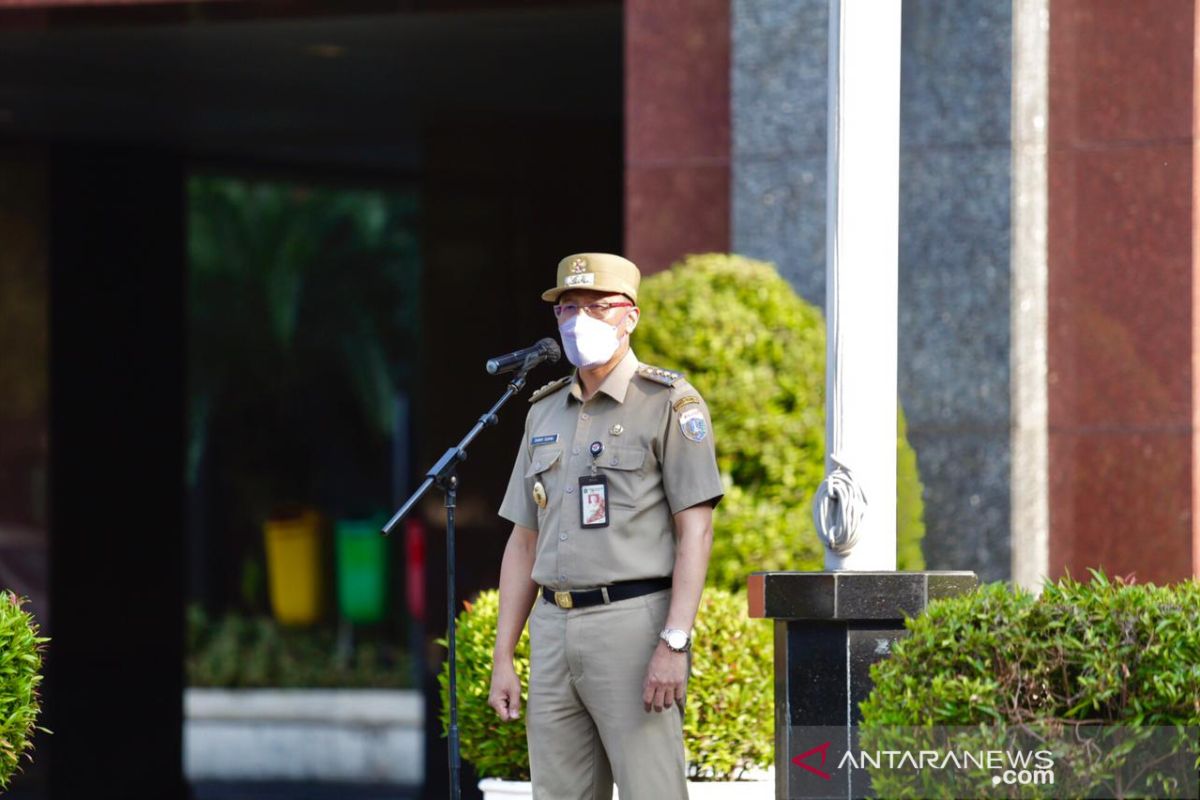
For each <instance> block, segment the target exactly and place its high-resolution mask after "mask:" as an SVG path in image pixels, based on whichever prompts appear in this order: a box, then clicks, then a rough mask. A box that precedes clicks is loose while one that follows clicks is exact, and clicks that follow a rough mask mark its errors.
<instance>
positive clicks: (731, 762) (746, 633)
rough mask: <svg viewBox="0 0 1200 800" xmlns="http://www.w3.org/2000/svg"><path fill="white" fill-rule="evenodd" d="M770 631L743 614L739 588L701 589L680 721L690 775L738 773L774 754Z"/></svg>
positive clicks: (708, 776) (734, 775)
mask: <svg viewBox="0 0 1200 800" xmlns="http://www.w3.org/2000/svg"><path fill="white" fill-rule="evenodd" d="M773 636H774V635H773V633H772V626H771V625H770V624H768V623H766V622H763V621H762V620H760V619H750V617H749V616H748V615H747V614H746V594H745V592H729V591H726V590H724V589H718V588H714V587H711V586H710V587H708V588H706V589H705V590H704V594H703V596H702V597H701V600H700V609H699V611H698V612H697V614H696V624H695V626H694V628H693V637H694V639H695V644H694V645H693V647H694V649H695V652H694V653H693V654H692V675H691V677H690V678H689V679H688V689H687V701H686V706H685V712H686V713H685V714H684V721H683V740H684V743H685V744H686V745H687V752H688V775H689V777H691V778H695V779H711V780H737V779H738V778H739V777H740V776H741V774H742V772H744V771H745V770H756V769H766V768H767V767H769V766H770V765H771V762H772V761H773V760H774V757H775V750H774V747H775V740H774V732H775V727H774V720H775V680H774V656H773V652H774V650H773V647H774V645H773Z"/></svg>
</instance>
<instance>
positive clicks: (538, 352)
mask: <svg viewBox="0 0 1200 800" xmlns="http://www.w3.org/2000/svg"><path fill="white" fill-rule="evenodd" d="M560 357H562V350H560V349H559V348H558V342H556V341H554V340H553V339H551V338H550V337H549V336H547V337H546V338H545V339H542V340H541V341H539V342H537V343H536V344H534V345H533V346H532V347H526V348H525V349H524V350H516V351H514V352H512V353H508V354H506V355H502V356H496V357H495V358H489V359H488V362H487V371H488V374H489V375H501V374H503V373H505V372H516V371H518V370H519V371H521V372H526V371H528V370H531V369H533V368H534V367H536V366H537V365H538V364H541V363H542V362H543V361H549V362H550V363H551V364H553V363H555V362H557V361H558V359H559V358H560Z"/></svg>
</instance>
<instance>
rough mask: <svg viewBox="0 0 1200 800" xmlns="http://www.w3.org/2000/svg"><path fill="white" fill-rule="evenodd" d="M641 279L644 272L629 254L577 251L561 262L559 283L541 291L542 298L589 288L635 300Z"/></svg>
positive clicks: (551, 297)
mask: <svg viewBox="0 0 1200 800" xmlns="http://www.w3.org/2000/svg"><path fill="white" fill-rule="evenodd" d="M641 281H642V273H640V272H638V268H637V265H635V264H634V263H633V262H632V261H630V260H629V259H627V258H621V256H615V255H613V254H612V253H575V254H574V255H570V256H567V257H566V258H564V259H563V260H562V261H560V262H558V283H557V284H555V286H554V288H553V289H547V290H546V291H544V292H542V299H543V300H548V301H550V302H552V303H553V302H554V301H555V300H557V299H558V296H559V295H560V294H562V293H563V292H569V291H571V290H572V289H587V290H590V291H593V292H613V293H616V294H623V295H625V296H627V297H628V298H629V299H630V300H632V301H633V302H635V303H636V302H637V292H638V284H639V283H641Z"/></svg>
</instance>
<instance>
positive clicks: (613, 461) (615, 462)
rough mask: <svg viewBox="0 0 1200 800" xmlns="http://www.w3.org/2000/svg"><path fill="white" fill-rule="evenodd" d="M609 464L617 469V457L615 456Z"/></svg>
mask: <svg viewBox="0 0 1200 800" xmlns="http://www.w3.org/2000/svg"><path fill="white" fill-rule="evenodd" d="M608 463H610V464H612V465H613V466H614V467H615V466H616V465H617V457H616V456H613V460H612V461H610V462H608Z"/></svg>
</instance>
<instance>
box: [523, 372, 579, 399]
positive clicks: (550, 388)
mask: <svg viewBox="0 0 1200 800" xmlns="http://www.w3.org/2000/svg"><path fill="white" fill-rule="evenodd" d="M570 382H571V376H570V375H565V376H563V377H561V378H559V379H558V380H556V381H550V382H549V383H547V384H546V385H545V386H543V387H541V388H540V389H538V390H537V391H536V392H534V393H533V394H531V395H530V396H529V402H531V403H536V402H537V401H538V400H541V399H542V398H543V397H547V396H549V395H551V394H553V393H554V392H556V391H558V390H559V389H561V388H562V387H564V386H566V385H567V384H568V383H570Z"/></svg>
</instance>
